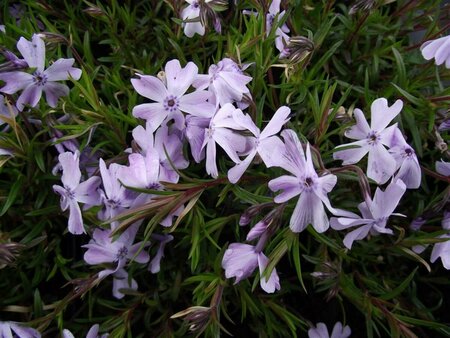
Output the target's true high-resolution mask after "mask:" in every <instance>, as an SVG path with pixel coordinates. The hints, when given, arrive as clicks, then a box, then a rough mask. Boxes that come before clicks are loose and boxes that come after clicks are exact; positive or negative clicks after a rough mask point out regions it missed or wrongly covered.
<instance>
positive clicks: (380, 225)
mask: <svg viewBox="0 0 450 338" xmlns="http://www.w3.org/2000/svg"><path fill="white" fill-rule="evenodd" d="M405 191H406V185H405V183H403V182H402V180H399V179H398V180H393V181H392V182H391V183H390V184H389V185H388V186H387V188H386V189H385V190H384V191H382V190H381V189H380V188H377V190H376V191H375V196H374V198H373V200H371V199H368V200H367V201H366V202H362V203H360V204H359V205H358V209H359V210H360V211H361V214H362V217H360V216H358V215H356V214H353V216H351V217H339V218H336V217H332V218H331V220H330V222H331V227H332V228H333V229H335V230H344V229H347V228H351V227H356V226H358V228H357V229H355V230H352V231H351V232H349V233H348V234H347V235H345V238H344V245H345V246H346V247H347V248H348V249H351V248H352V244H353V242H354V241H356V240H361V239H363V238H365V237H366V236H367V235H368V234H369V232H370V233H372V234H373V235H377V234H389V235H392V234H393V231H392V229H389V228H386V225H387V221H388V219H389V217H390V216H391V215H393V212H394V210H395V208H396V207H397V205H398V203H399V202H400V199H401V198H402V196H403V194H404V193H405ZM394 215H395V214H394Z"/></svg>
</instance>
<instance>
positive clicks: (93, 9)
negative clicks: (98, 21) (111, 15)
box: [83, 6, 107, 18]
mask: <svg viewBox="0 0 450 338" xmlns="http://www.w3.org/2000/svg"><path fill="white" fill-rule="evenodd" d="M83 12H85V13H86V14H88V15H90V16H92V17H94V18H98V17H106V16H107V15H106V13H105V12H104V11H103V10H102V9H101V8H100V7H97V6H89V7H88V8H85V9H83Z"/></svg>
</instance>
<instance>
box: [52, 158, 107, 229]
mask: <svg viewBox="0 0 450 338" xmlns="http://www.w3.org/2000/svg"><path fill="white" fill-rule="evenodd" d="M79 156H80V154H79V153H78V152H75V153H71V152H65V153H62V154H60V155H59V156H58V159H59V164H60V166H61V168H62V172H63V174H62V177H61V182H62V184H63V186H62V187H61V186H59V185H54V186H53V190H54V191H55V192H56V193H58V194H59V195H61V209H62V211H65V210H67V208H69V232H70V233H72V234H74V235H79V234H82V233H84V232H85V231H84V227H83V218H82V216H81V209H80V206H79V205H78V202H81V203H84V204H86V205H87V206H92V205H99V203H100V196H99V194H98V192H97V188H98V186H99V185H100V177H97V176H93V177H90V178H89V179H87V180H86V181H84V182H81V183H80V180H81V171H80V158H79Z"/></svg>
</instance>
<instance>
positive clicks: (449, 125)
mask: <svg viewBox="0 0 450 338" xmlns="http://www.w3.org/2000/svg"><path fill="white" fill-rule="evenodd" d="M447 130H450V118H448V119H445V120H444V121H442V123H441V124H440V125H439V127H438V131H440V132H443V131H447Z"/></svg>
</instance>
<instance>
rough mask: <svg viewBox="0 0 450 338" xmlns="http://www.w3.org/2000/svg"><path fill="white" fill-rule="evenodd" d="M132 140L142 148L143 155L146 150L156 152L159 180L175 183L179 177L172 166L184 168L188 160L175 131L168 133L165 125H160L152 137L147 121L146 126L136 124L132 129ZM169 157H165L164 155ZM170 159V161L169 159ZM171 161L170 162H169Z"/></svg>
mask: <svg viewBox="0 0 450 338" xmlns="http://www.w3.org/2000/svg"><path fill="white" fill-rule="evenodd" d="M133 138H134V141H135V142H136V143H137V144H138V145H139V147H140V148H141V149H142V154H143V155H144V156H145V155H146V153H147V151H149V150H150V151H152V152H153V154H154V153H155V152H156V153H157V154H158V157H159V180H161V181H164V182H172V183H177V182H178V179H179V175H178V173H177V172H176V171H175V170H174V169H173V168H172V165H173V166H174V167H175V168H176V169H185V168H187V167H188V165H189V162H188V161H187V160H186V159H185V158H184V155H183V143H182V142H181V140H180V137H179V136H178V135H177V134H176V133H173V132H172V133H170V132H169V128H168V127H167V126H161V127H160V128H158V130H157V131H156V133H155V137H154V139H153V132H152V130H151V126H150V123H149V122H147V125H146V128H145V129H144V127H142V126H138V127H136V128H134V130H133ZM166 152H167V155H168V156H169V157H167V155H166ZM169 160H170V161H169ZM170 162H172V164H171V163H170Z"/></svg>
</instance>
